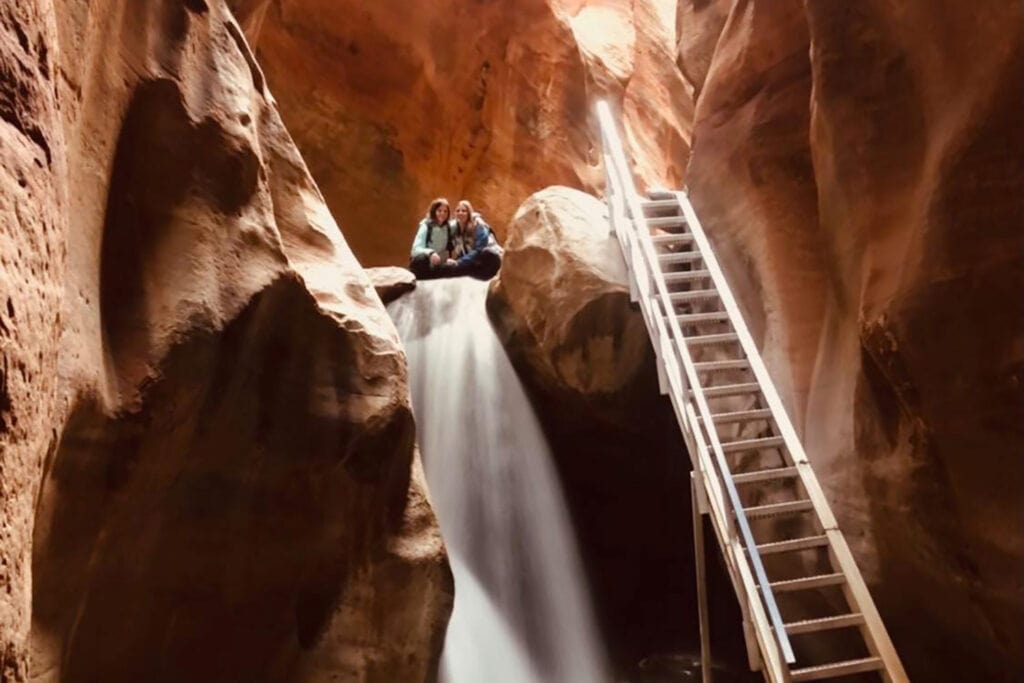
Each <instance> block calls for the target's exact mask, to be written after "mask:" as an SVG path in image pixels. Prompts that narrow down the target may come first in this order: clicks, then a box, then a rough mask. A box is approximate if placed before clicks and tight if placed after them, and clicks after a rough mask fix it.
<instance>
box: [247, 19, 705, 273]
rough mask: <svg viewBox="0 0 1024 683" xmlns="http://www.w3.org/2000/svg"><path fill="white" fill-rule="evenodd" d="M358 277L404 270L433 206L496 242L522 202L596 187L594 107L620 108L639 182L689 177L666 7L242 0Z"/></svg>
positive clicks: (680, 87) (682, 87) (684, 116)
mask: <svg viewBox="0 0 1024 683" xmlns="http://www.w3.org/2000/svg"><path fill="white" fill-rule="evenodd" d="M234 5H235V7H236V10H237V11H238V13H239V16H240V17H241V18H242V21H243V22H244V24H245V26H246V29H247V31H248V35H249V37H250V39H252V40H253V43H254V44H255V45H256V46H257V53H258V55H259V60H260V63H261V64H262V65H263V67H264V68H265V69H266V72H267V77H268V80H269V82H270V84H271V86H272V87H273V88H274V91H275V92H276V93H277V94H278V96H279V97H280V100H281V108H282V114H283V116H284V119H285V121H286V122H287V124H288V126H289V129H290V130H291V131H292V132H293V133H294V135H295V138H296V141H297V143H298V145H299V148H300V149H301V150H302V153H303V155H304V156H305V158H306V159H307V161H308V162H309V165H310V169H311V171H312V173H313V176H314V177H315V178H316V179H317V182H318V184H319V186H320V187H321V188H322V189H323V192H324V195H325V197H326V199H327V203H328V205H329V206H330V207H331V209H332V211H333V212H334V215H335V216H337V217H338V219H339V221H341V223H342V224H343V226H344V228H345V230H346V238H347V239H348V241H349V243H350V244H351V245H352V248H353V251H354V252H355V254H356V256H357V257H358V258H359V259H360V261H361V262H362V263H363V264H364V265H371V266H375V265H384V264H390V265H404V264H405V262H406V260H407V259H408V254H409V244H410V242H411V240H412V233H413V230H414V228H415V224H416V221H417V220H419V218H420V217H422V215H423V214H424V212H425V211H426V207H427V203H428V202H429V201H430V199H431V198H432V197H434V196H437V195H445V196H448V197H449V199H452V200H455V199H458V198H460V197H469V198H470V199H471V200H472V201H473V202H474V203H475V204H476V205H477V206H478V208H479V209H482V210H483V211H484V213H485V214H486V215H487V216H488V218H489V219H490V220H491V222H492V224H493V225H494V226H495V227H496V229H497V230H498V232H499V235H503V234H504V230H505V224H506V223H507V222H508V220H509V219H510V218H511V216H512V213H513V212H514V211H515V209H516V207H518V206H519V204H520V203H521V202H522V201H523V198H524V197H526V196H528V195H529V194H531V193H532V192H534V191H536V190H539V189H541V188H543V187H545V186H547V185H551V184H563V185H569V186H574V187H581V188H589V189H596V188H597V187H598V186H600V184H601V182H602V174H603V171H602V169H601V168H600V159H599V154H600V149H599V142H600V141H599V140H598V139H597V136H596V130H595V127H594V126H593V125H592V124H593V117H592V113H593V111H592V105H593V101H594V100H595V98H597V97H608V98H610V99H611V100H612V101H613V102H614V103H615V104H616V105H617V106H619V107H621V109H622V110H623V111H624V112H625V117H626V125H627V136H628V137H629V139H630V141H631V142H632V144H633V145H634V147H635V148H636V149H637V150H640V151H641V154H639V155H638V156H637V157H636V158H637V171H638V173H639V174H640V175H641V176H642V177H644V178H645V179H647V180H649V181H650V182H652V183H663V184H668V185H672V186H676V185H678V184H679V183H680V182H681V180H682V170H683V166H684V164H685V159H686V153H687V150H688V130H689V124H690V110H689V108H687V107H686V106H685V103H686V102H688V101H689V96H688V94H687V90H686V84H685V81H684V80H683V78H682V77H681V75H680V73H679V71H678V69H677V68H676V66H675V31H674V22H675V3H674V2H667V1H665V0H642V1H640V2H611V3H609V2H600V3H598V2H586V1H582V0H499V1H498V2H489V3H464V2H452V1H446V2H430V3H423V2H416V3H413V2H402V1H399V0H387V1H386V2H374V3H365V2H359V1H357V0H235V1H234Z"/></svg>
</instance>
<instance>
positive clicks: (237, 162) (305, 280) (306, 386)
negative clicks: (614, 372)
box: [0, 0, 451, 681]
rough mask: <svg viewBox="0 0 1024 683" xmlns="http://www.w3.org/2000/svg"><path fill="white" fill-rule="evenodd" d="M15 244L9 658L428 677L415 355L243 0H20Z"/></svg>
mask: <svg viewBox="0 0 1024 683" xmlns="http://www.w3.org/2000/svg"><path fill="white" fill-rule="evenodd" d="M0 253H2V262H0V282H2V283H3V284H2V287H0V292H2V295H0V297H2V300H0V350H2V354H3V355H2V364H0V586H2V590H0V678H2V679H3V680H5V681H8V680H9V681H20V680H27V679H28V678H29V677H30V676H31V677H32V678H33V679H34V680H54V681H56V680H165V679H166V680H326V679H332V680H337V679H342V680H366V681H394V680H409V681H414V680H427V679H429V678H431V677H432V676H433V675H434V672H435V669H436V659H437V656H438V654H439V651H440V643H441V638H442V636H443V630H444V625H445V623H446V620H447V616H448V611H449V610H450V603H451V580H450V576H449V574H448V569H447V565H446V562H445V559H444V551H443V547H442V544H441V542H440V538H439V536H438V532H437V527H436V522H435V520H434V518H433V515H432V512H431V511H430V508H429V504H428V503H427V501H426V498H425V493H424V486H423V483H422V478H421V477H416V476H412V475H411V472H412V471H413V435H414V430H413V421H412V415H411V411H410V408H409V403H408V390H407V385H406V370H405V364H404V357H403V354H402V352H401V349H400V347H399V343H398V339H397V335H396V334H395V331H394V329H393V327H392V325H391V322H390V320H389V319H388V317H387V315H386V313H385V312H384V310H383V308H382V306H381V304H380V300H379V298H378V297H377V296H376V294H375V293H374V292H373V289H372V287H371V285H370V282H369V281H368V279H367V278H366V276H365V275H364V274H363V272H362V270H361V269H360V267H359V265H358V263H357V261H356V260H355V258H354V257H353V256H352V253H351V252H350V250H349V248H348V247H347V246H346V244H345V242H344V240H343V239H342V237H341V235H340V233H339V231H338V228H337V225H336V224H335V222H334V220H333V219H332V217H331V215H330V213H329V212H328V210H327V207H326V206H325V204H324V202H323V199H322V197H321V195H320V193H319V191H318V189H317V187H316V185H315V184H314V182H313V180H312V178H311V177H310V175H309V173H308V172H307V170H306V167H305V164H304V163H303V161H302V159H301V158H300V156H299V154H298V151H297V149H296V148H295V146H294V145H293V143H292V141H291V138H290V137H289V135H288V133H287V131H286V130H285V129H284V127H283V125H282V123H281V120H280V117H279V116H278V113H277V108H276V105H275V102H274V100H273V98H272V96H271V95H270V93H269V91H268V89H267V86H266V81H265V78H264V76H263V73H262V71H261V69H260V67H259V66H258V65H257V64H256V62H255V60H254V58H253V55H252V53H251V52H250V50H249V48H248V46H247V44H246V41H245V38H244V36H243V33H242V29H241V28H240V27H239V25H238V24H237V23H236V22H235V20H234V19H233V18H232V16H231V15H230V13H229V11H228V9H227V7H226V6H225V5H224V3H223V2H221V1H220V0H186V1H185V2H180V1H178V0H153V1H151V2H145V3H143V2H135V1H133V0H101V1H100V2H86V1H85V0H30V1H29V2H20V3H16V4H14V5H12V4H11V3H7V4H5V5H4V6H3V8H0ZM30 651H31V656H30Z"/></svg>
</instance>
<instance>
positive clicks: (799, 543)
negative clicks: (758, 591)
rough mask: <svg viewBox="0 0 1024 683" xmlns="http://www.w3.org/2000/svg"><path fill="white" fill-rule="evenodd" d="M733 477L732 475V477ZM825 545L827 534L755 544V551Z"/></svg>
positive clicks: (793, 549) (787, 551)
mask: <svg viewBox="0 0 1024 683" xmlns="http://www.w3.org/2000/svg"><path fill="white" fill-rule="evenodd" d="M793 469H796V468H793ZM735 478H736V477H733V479H735ZM827 545H828V536H807V537H806V538H794V539H791V540H788V541H775V542H774V543H762V544H761V545H759V546H757V552H759V553H761V554H762V555H775V554H778V553H791V552H795V551H797V550H808V549H810V548H824V547H826V546H827Z"/></svg>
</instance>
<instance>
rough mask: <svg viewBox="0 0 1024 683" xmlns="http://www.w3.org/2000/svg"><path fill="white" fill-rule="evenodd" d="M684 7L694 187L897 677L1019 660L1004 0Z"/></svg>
mask: <svg viewBox="0 0 1024 683" xmlns="http://www.w3.org/2000/svg"><path fill="white" fill-rule="evenodd" d="M680 18H681V21H686V22H688V23H689V25H690V27H691V28H689V29H687V31H686V32H683V33H682V34H681V36H680V37H681V44H680V63H681V67H682V69H683V71H684V73H686V74H687V76H688V78H689V79H690V82H691V86H692V87H693V89H694V90H695V91H698V92H699V93H700V95H699V97H698V99H697V104H696V114H695V123H694V131H693V140H694V143H693V156H692V159H691V163H690V166H689V168H688V171H687V172H688V177H687V180H688V183H689V186H690V189H691V197H692V198H693V200H694V203H695V205H696V206H697V209H698V211H699V212H700V214H701V216H702V218H703V222H704V224H705V227H706V228H707V229H708V230H709V231H710V233H711V234H712V236H713V238H714V240H715V242H716V244H718V246H719V248H720V249H721V251H722V253H723V254H724V255H725V256H726V261H727V263H728V265H729V275H730V277H731V278H732V280H733V281H734V282H735V283H736V284H737V288H738V289H739V290H740V291H741V292H743V293H744V296H743V299H744V304H745V307H746V310H747V313H748V317H749V318H750V319H752V321H753V322H754V323H755V324H754V328H755V329H756V330H757V332H758V334H759V335H761V337H762V338H763V340H764V348H765V355H766V357H767V360H768V362H769V365H770V368H771V370H772V374H773V376H774V377H775V378H776V381H777V383H778V384H779V386H780V388H781V389H782V390H783V394H784V396H785V397H786V399H787V401H788V403H789V407H790V412H791V415H792V416H793V417H794V421H795V422H796V423H797V424H798V425H801V426H802V430H803V433H804V438H805V443H806V446H807V450H808V453H809V455H810V457H811V459H812V462H813V463H814V464H815V466H816V469H817V471H818V472H819V475H820V476H821V478H822V480H823V483H824V484H825V486H826V489H827V491H828V493H829V495H830V497H831V499H832V501H833V505H834V507H835V509H836V512H837V515H838V517H839V519H840V524H841V525H842V526H843V528H844V530H845V531H846V534H847V537H848V538H849V539H850V541H851V544H852V545H853V547H854V551H855V553H856V555H857V559H858V561H859V563H860V565H861V567H862V569H863V570H865V573H866V576H867V578H868V580H869V581H870V582H871V583H872V586H873V589H874V592H875V595H876V599H877V602H878V604H879V606H880V608H881V610H882V613H883V616H884V617H885V618H886V619H887V621H888V624H889V627H890V631H891V633H892V635H893V637H894V640H895V642H896V645H897V647H898V649H899V650H900V652H901V654H902V656H903V658H904V660H905V664H906V665H907V668H908V671H909V673H910V675H911V678H912V679H913V680H949V681H953V680H990V681H1004V680H1014V679H1015V678H1016V676H1017V675H1018V674H1019V672H1020V671H1021V670H1024V659H1022V653H1024V630H1022V624H1024V592H1022V590H1021V587H1020V581H1019V577H1020V576H1021V574H1022V572H1024V536H1022V535H1021V533H1022V529H1021V526H1020V524H1019V520H1020V518H1021V516H1022V515H1024V508H1022V504H1021V501H1020V495H1019V492H1020V491H1021V490H1022V488H1024V464H1022V462H1021V459H1020V453H1021V452H1024V434H1022V432H1021V430H1020V424H1021V420H1022V417H1024V389H1022V383H1021V368H1022V367H1024V355H1022V353H1024V352H1022V349H1024V313H1022V312H1021V308H1020V306H1019V305H1017V303H1016V302H1017V301H1019V299H1020V293H1021V292H1022V291H1024V243H1022V241H1021V233H1020V231H1021V226H1022V225H1024V199H1022V197H1024V123H1022V121H1024V119H1022V117H1021V112H1024V91H1022V89H1021V87H1020V84H1021V83H1022V82H1024V22H1022V20H1021V9H1020V7H1019V6H1013V5H1012V4H1007V3H1001V2H994V1H993V2H982V3H975V4H972V5H970V6H967V5H955V4H941V5H934V4H925V3H912V4H911V5H908V6H906V7H904V8H902V9H900V10H897V9H896V8H894V7H893V6H892V5H891V4H888V3H883V2H875V1H868V2H859V3H841V4H836V3H826V2H803V3H801V2H797V1H795V0H794V1H792V2H778V3H771V5H762V4H752V3H739V2H736V3H731V2H712V3H703V2H685V3H681V10H680ZM694 26H696V27H697V28H696V29H695V28H694ZM709 32H710V35H709Z"/></svg>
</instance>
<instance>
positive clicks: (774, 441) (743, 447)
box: [722, 436, 786, 453]
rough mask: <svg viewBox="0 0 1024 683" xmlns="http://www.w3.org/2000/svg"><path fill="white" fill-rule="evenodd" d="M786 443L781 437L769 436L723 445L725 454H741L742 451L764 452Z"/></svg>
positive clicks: (729, 442)
mask: <svg viewBox="0 0 1024 683" xmlns="http://www.w3.org/2000/svg"><path fill="white" fill-rule="evenodd" d="M785 443H786V440H785V439H783V438H782V437H781V436H767V437H765V438H763V439H744V440H743V441H728V442H726V443H723V444H722V452H723V453H740V452H742V451H763V450H766V449H769V448H776V447H778V446H782V445H783V444H785Z"/></svg>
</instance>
